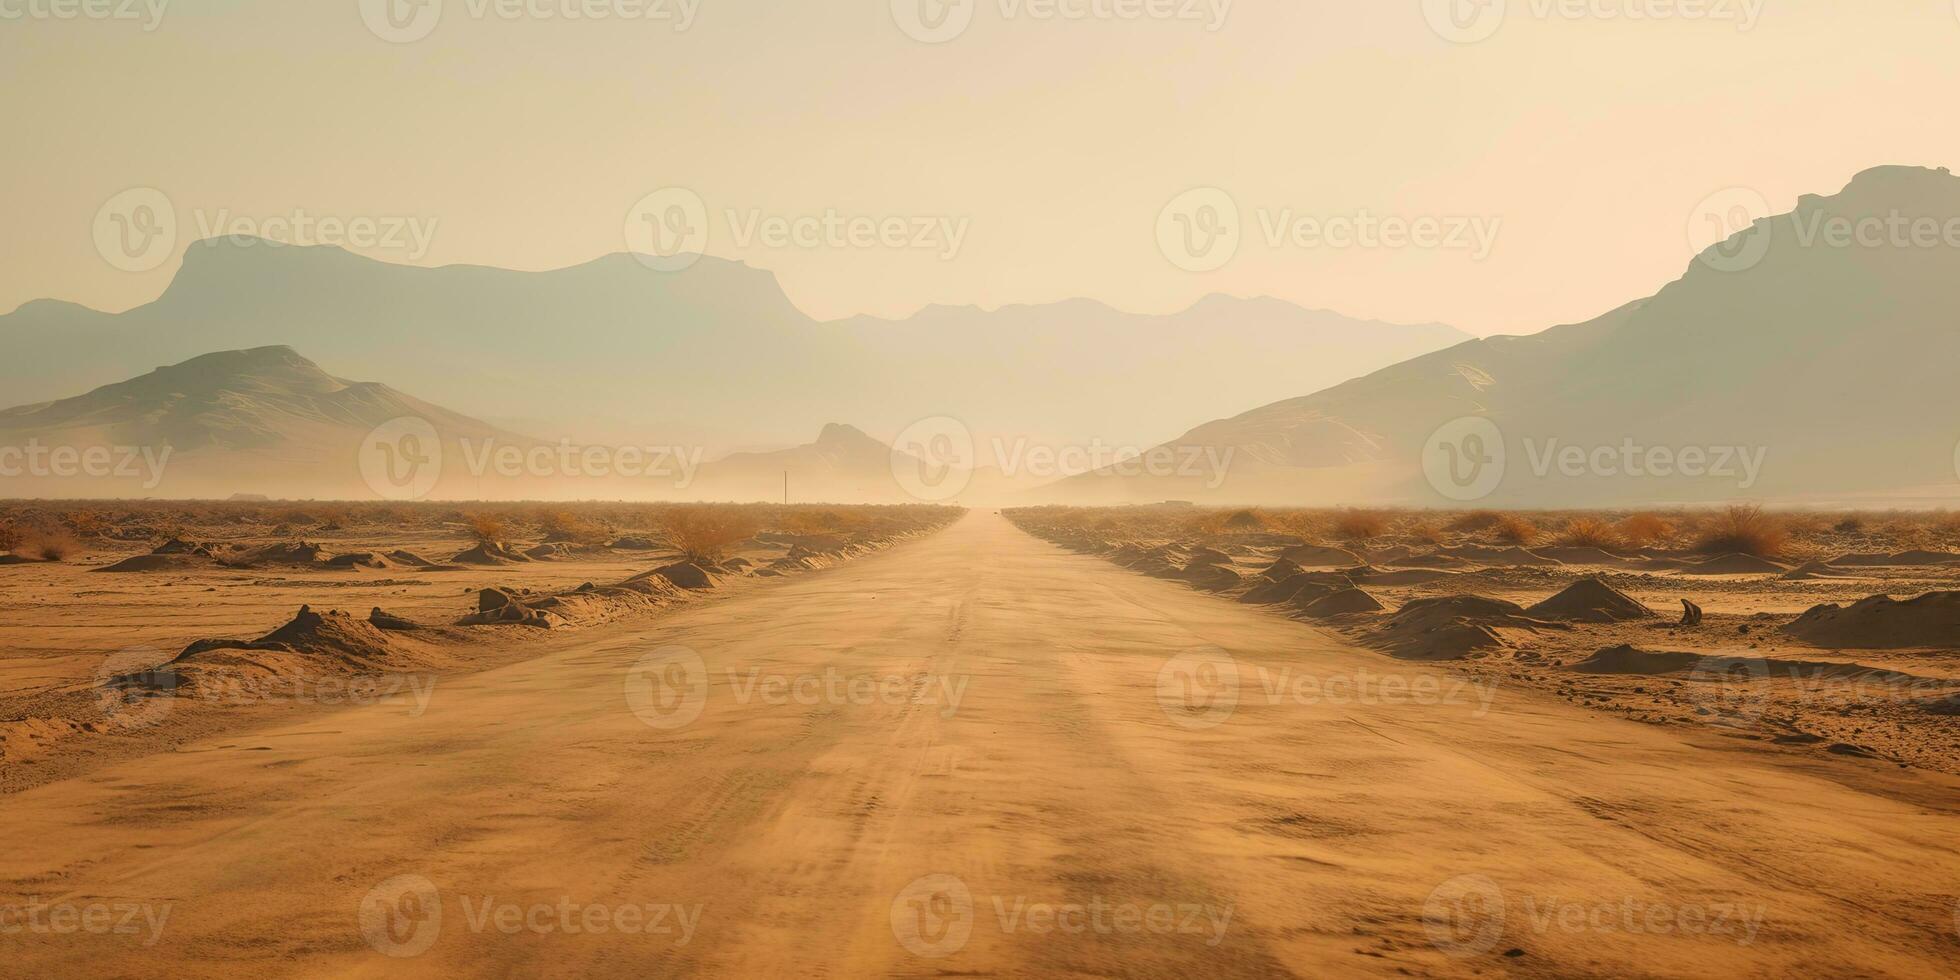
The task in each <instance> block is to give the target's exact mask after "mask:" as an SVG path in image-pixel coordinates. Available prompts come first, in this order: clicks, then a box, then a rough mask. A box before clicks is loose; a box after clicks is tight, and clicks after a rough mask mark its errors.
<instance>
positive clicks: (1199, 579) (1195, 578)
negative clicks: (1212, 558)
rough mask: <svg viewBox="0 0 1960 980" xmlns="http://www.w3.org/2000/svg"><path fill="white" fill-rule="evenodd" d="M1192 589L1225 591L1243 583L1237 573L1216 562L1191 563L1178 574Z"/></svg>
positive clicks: (1243, 580)
mask: <svg viewBox="0 0 1960 980" xmlns="http://www.w3.org/2000/svg"><path fill="white" fill-rule="evenodd" d="M1178 578H1180V579H1183V580H1184V581H1185V582H1186V583H1187V584H1189V585H1190V586H1191V587H1192V588H1194V589H1199V590H1201V591H1204V592H1227V591H1230V590H1232V589H1236V588H1238V587H1239V586H1241V585H1244V584H1245V579H1243V578H1240V577H1239V573H1237V572H1235V571H1233V570H1231V569H1229V568H1225V567H1223V566H1222V565H1217V564H1208V563H1205V564H1201V563H1193V564H1190V565H1187V566H1185V568H1184V571H1183V572H1182V573H1180V574H1179V575H1178Z"/></svg>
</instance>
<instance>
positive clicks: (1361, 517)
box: [1334, 510, 1388, 541]
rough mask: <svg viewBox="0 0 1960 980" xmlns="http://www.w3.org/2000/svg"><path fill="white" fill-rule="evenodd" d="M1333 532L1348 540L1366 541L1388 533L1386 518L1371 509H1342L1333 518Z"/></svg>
mask: <svg viewBox="0 0 1960 980" xmlns="http://www.w3.org/2000/svg"><path fill="white" fill-rule="evenodd" d="M1334 533H1336V534H1339V535H1340V536H1341V537H1343V538H1346V539H1347V540H1349V541H1366V540H1368V539H1369V538H1379V537H1381V536H1382V535H1384V534H1387V533H1388V518H1387V517H1385V516H1383V515H1382V514H1380V513H1377V512H1375V511H1372V510H1349V511H1342V512H1341V514H1340V515H1339V516H1338V517H1335V518H1334Z"/></svg>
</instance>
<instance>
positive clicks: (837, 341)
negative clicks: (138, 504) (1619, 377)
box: [0, 238, 1466, 448]
mask: <svg viewBox="0 0 1960 980" xmlns="http://www.w3.org/2000/svg"><path fill="white" fill-rule="evenodd" d="M1465 336H1466V335H1464V334H1462V333H1460V332H1458V331H1455V330H1453V329H1451V328H1448V327H1444V326H1440V325H1435V324H1430V325H1421V326H1395V325H1390V324H1380V323H1368V322H1361V321H1355V320H1350V319H1347V318H1344V317H1341V316H1339V315H1336V314H1332V313H1324V312H1316V311H1310V310H1304V309H1301V308H1299V307H1297V306H1293V305H1291V304H1287V303H1282V302H1279V301H1275V300H1266V299H1251V300H1238V299H1230V298H1226V297H1213V298H1211V299H1207V300H1205V301H1203V302H1200V303H1198V304H1197V305H1195V306H1193V307H1192V308H1191V309H1189V310H1186V311H1184V312H1182V313H1179V314H1175V315H1172V316H1138V315H1131V314H1126V313H1122V312H1119V311H1116V310H1113V309H1110V308H1109V307H1106V306H1103V305H1101V304H1098V303H1093V302H1088V301H1081V300H1077V301H1069V302H1063V303H1055V304H1048V305H1043V306H1015V307H1008V308H1004V309H1001V310H998V311H994V312H983V311H981V310H978V309H972V308H961V309H955V308H945V307H933V308H928V309H926V310H923V311H921V312H920V313H919V314H917V315H916V316H913V317H911V318H908V319H906V320H902V321H884V320H876V319H872V318H857V319H851V320H844V321H837V322H831V323H819V322H816V321H814V320H812V319H810V318H809V317H807V316H805V315H804V314H802V313H801V312H800V311H798V310H797V309H796V307H795V306H794V305H793V304H792V303H791V302H790V301H789V299H788V297H787V296H785V295H784V293H783V291H782V289H781V287H780V286H779V285H778V284H777V282H776V279H775V277H774V276H773V275H772V274H770V273H768V272H764V271H761V270H758V269H754V268H751V267H749V266H747V265H744V264H742V263H737V262H729V261H724V260H720V259H715V258H704V259H702V260H701V261H699V262H698V263H696V264H695V265H694V266H692V267H691V268H689V269H687V270H686V271H683V272H677V273H663V272H655V271H652V270H650V269H648V268H646V267H645V266H643V265H641V264H640V262H639V261H637V260H636V259H634V258H633V257H632V256H628V255H613V256H608V257H605V258H601V259H598V260H595V261H593V262H589V263H586V264H584V265H580V266H575V267H572V268H567V269H558V270H553V271H547V272H514V271H508V270H503V269H493V268H484V267H476V266H449V267H444V268H420V267H412V266H402V265H392V264H389V263H385V262H380V261H376V260H372V259H368V258H364V257H360V256H356V255H354V254H352V253H349V252H346V251H343V250H340V249H336V248H330V247H295V246H279V245H275V244H272V243H268V242H263V241H257V240H251V239H243V240H234V239H229V238H225V239H216V240H213V241H210V242H202V243H198V244H194V245H192V246H191V247H190V249H189V250H188V252H187V253H186V255H185V257H184V261H183V266H182V268H181V269H180V270H179V272H178V274H177V275H176V277H175V279H174V280H173V281H172V283H171V285H170V286H169V288H168V289H167V290H166V291H165V292H164V293H163V295H162V296H160V297H159V298H158V299H157V300H156V301H155V302H152V303H149V304H146V305H144V306H141V307H138V308H135V309H132V310H129V311H127V312H125V313H121V314H106V313H100V312H96V311H92V310H88V309H85V308H83V307H80V306H76V305H74V304H71V303H64V302H58V301H39V302H34V303H29V304H27V305H25V306H23V307H21V308H20V309H19V310H17V311H15V312H14V313H12V314H9V315H6V316H0V350H4V351H5V353H6V357H5V362H6V364H8V365H9V367H8V368H6V369H0V374H4V376H5V378H6V384H7V387H8V389H9V390H10V391H12V392H14V394H15V397H16V398H17V399H19V400H23V401H27V400H38V399H51V398H58V397H62V396H64V395H68V394H71V393H73V392H75V391H79V390H85V389H87V388H90V387H94V386H97V385H102V384H107V383H110V382H113V381H116V380H119V379H122V378H127V377H130V376H132V375H134V374H137V373H139V372H141V371H144V370H147V369H149V368H150V367H153V366H154V365H157V364H162V363H171V362H175V361H181V360H184V359H186V358H190V357H193V356H196V355H198V354H202V353H205V352H208V351H212V350H220V349H239V348H252V347H259V346H263V345H267V344H287V345H291V346H293V347H296V348H298V349H300V350H304V351H306V352H308V353H309V354H310V355H312V356H315V357H319V358H322V359H324V360H326V361H327V362H329V363H333V364H340V365H354V366H358V367H359V369H360V370H362V371H363V372H365V373H370V374H374V375H378V376H385V377H388V378H390V379H391V380H392V381H394V383H396V384H399V385H401V386H402V387H404V388H406V389H408V390H412V391H416V392H420V393H422V394H423V395H424V397H427V398H430V399H433V400H435V401H437V402H439V403H441V404H444V405H450V406H455V407H457V408H459V409H461V410H465V411H469V412H471V413H473V414H476V415H478V416H481V417H485V418H491V419H498V420H506V423H505V424H511V423H509V422H508V420H513V419H521V420H526V421H525V422H524V423H523V424H521V425H514V426H513V427H517V428H522V429H524V430H525V431H532V432H536V433H537V434H539V435H540V436H545V437H549V438H553V439H556V438H564V437H568V438H572V439H574V440H576V441H586V442H593V441H605V440H618V439H622V438H625V437H626V436H627V435H630V436H632V437H634V438H658V439H660V440H663V441H677V442H683V443H691V444H702V445H706V446H709V447H711V448H712V447H735V446H750V445H781V444H787V443H790V442H792V441H793V440H795V439H797V438H801V437H806V435H807V432H808V427H809V425H810V420H811V419H813V418H814V419H836V418H848V419H853V420H856V421H858V422H859V423H860V424H863V425H866V426H867V427H868V428H870V429H871V430H872V431H880V432H897V431H899V430H900V429H903V428H905V427H906V426H908V425H910V424H911V423H912V422H914V421H916V420H918V419H920V418H923V417H927V416H937V415H951V416H954V417H958V418H961V419H963V420H964V421H965V422H967V424H969V425H971V426H972V427H973V428H974V429H975V430H976V431H983V432H992V433H1003V434H1009V435H1014V436H1031V437H1034V438H1038V439H1043V440H1047V441H1066V442H1077V441H1089V440H1092V439H1101V440H1105V441H1109V442H1116V443H1122V444H1137V443H1144V442H1152V441H1157V440H1161V439H1162V438H1163V437H1164V436H1165V435H1167V434H1169V433H1172V432H1176V431H1178V430H1179V429H1180V428H1182V426H1183V425H1184V424H1185V423H1186V422H1187V420H1188V419H1190V418H1192V417H1193V416H1194V415H1202V414H1207V413H1218V412H1224V411H1228V410H1230V409H1231V408H1232V407H1234V406H1236V405H1242V404H1245V403H1246V399H1259V398H1277V397H1280V396H1282V395H1284V394H1287V393H1290V392H1297V391H1299V390H1301V389H1303V388H1307V389H1311V388H1315V387H1319V386H1323V385H1327V384H1333V383H1335V382H1338V381H1341V380H1343V379H1346V378H1350V377H1354V376H1357V375H1359V374H1362V373H1365V372H1366V371H1369V370H1373V369H1375V368H1378V367H1381V366H1383V365H1386V364H1391V363H1394V362H1396V361H1398V360H1401V359H1404V358H1406V357H1410V356H1414V355H1416V354H1419V353H1423V352H1426V351H1431V350H1437V349H1440V348H1442V347H1445V346H1448V345H1450V344H1452V343H1455V342H1457V341H1460V340H1462V339H1463V338H1464V337H1465Z"/></svg>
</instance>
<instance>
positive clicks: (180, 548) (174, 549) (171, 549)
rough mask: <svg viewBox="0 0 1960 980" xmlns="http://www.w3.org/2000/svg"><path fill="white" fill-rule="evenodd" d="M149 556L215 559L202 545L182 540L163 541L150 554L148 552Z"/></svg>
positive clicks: (209, 550)
mask: <svg viewBox="0 0 1960 980" xmlns="http://www.w3.org/2000/svg"><path fill="white" fill-rule="evenodd" d="M150 554H153V555H199V556H202V557H205V558H213V557H216V556H215V555H213V554H212V553H211V549H210V548H207V547H205V546H204V545H201V544H192V543H191V542H189V541H185V540H183V539H182V538H171V539H170V540H168V541H165V542H164V543H162V544H160V545H157V546H156V548H155V550H153V551H151V552H150Z"/></svg>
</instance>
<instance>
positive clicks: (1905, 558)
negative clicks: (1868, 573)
mask: <svg viewBox="0 0 1960 980" xmlns="http://www.w3.org/2000/svg"><path fill="white" fill-rule="evenodd" d="M1831 564H1833V565H1838V566H1841V567H1845V568H1923V567H1925V566H1928V565H1960V555H1956V554H1953V553H1951V552H1945V551H1924V550H1913V551H1902V552H1899V553H1898V554H1896V555H1873V554H1856V555H1843V556H1840V557H1837V558H1833V559H1831Z"/></svg>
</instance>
